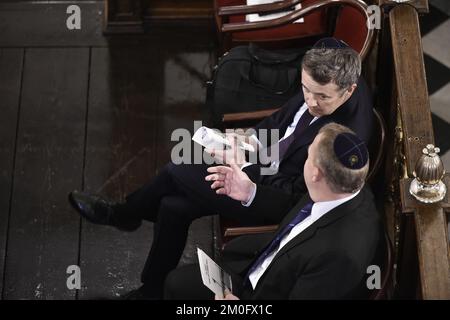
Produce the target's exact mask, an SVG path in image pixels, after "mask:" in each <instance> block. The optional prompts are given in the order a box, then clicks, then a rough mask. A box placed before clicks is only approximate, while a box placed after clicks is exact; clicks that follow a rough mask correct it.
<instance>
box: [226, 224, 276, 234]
mask: <svg viewBox="0 0 450 320" xmlns="http://www.w3.org/2000/svg"><path fill="white" fill-rule="evenodd" d="M277 229H278V225H277V224H273V225H268V226H258V227H237V228H227V229H226V230H225V233H224V236H225V237H235V236H241V235H244V234H258V233H268V232H274V231H276V230H277Z"/></svg>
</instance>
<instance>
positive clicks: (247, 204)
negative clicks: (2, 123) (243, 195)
mask: <svg viewBox="0 0 450 320" xmlns="http://www.w3.org/2000/svg"><path fill="white" fill-rule="evenodd" d="M255 196H256V183H254V184H253V188H252V194H251V195H250V199H248V201H247V202H244V201H241V204H242V205H243V206H244V207H250V205H251V204H252V202H253V200H254V199H255Z"/></svg>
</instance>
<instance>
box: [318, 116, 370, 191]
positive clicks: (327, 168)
mask: <svg viewBox="0 0 450 320" xmlns="http://www.w3.org/2000/svg"><path fill="white" fill-rule="evenodd" d="M347 132H348V133H353V134H355V133H354V132H353V131H352V130H350V129H349V128H347V127H345V126H343V125H340V124H337V123H329V124H326V125H325V126H323V127H322V128H321V129H320V130H319V133H318V134H317V135H318V136H319V135H320V141H319V143H317V149H316V151H317V152H316V157H315V160H314V162H315V165H316V166H317V167H318V168H319V169H320V170H321V171H322V173H323V174H324V176H325V179H326V181H327V184H328V186H329V187H330V189H331V191H333V192H335V193H354V192H356V191H358V190H359V189H361V188H362V186H363V185H364V182H365V180H366V177H367V173H368V172H369V161H367V163H366V165H365V166H364V167H362V168H361V169H349V168H347V167H345V166H344V165H343V164H342V163H341V162H340V161H339V159H338V158H337V156H336V154H335V152H334V140H335V139H336V137H337V136H338V135H339V134H341V133H347Z"/></svg>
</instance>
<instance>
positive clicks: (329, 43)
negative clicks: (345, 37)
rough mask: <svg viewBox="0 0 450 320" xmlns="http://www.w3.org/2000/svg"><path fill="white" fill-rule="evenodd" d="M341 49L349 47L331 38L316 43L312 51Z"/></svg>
mask: <svg viewBox="0 0 450 320" xmlns="http://www.w3.org/2000/svg"><path fill="white" fill-rule="evenodd" d="M343 48H349V45H348V44H346V43H345V42H344V41H342V40H339V39H336V38H332V37H329V38H322V39H320V40H319V41H317V42H316V43H315V44H314V46H313V49H343Z"/></svg>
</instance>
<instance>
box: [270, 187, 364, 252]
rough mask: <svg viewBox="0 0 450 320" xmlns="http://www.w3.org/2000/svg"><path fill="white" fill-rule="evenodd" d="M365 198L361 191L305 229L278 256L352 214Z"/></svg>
mask: <svg viewBox="0 0 450 320" xmlns="http://www.w3.org/2000/svg"><path fill="white" fill-rule="evenodd" d="M364 197H365V190H364V189H363V190H361V192H360V193H359V194H358V195H357V196H356V197H355V198H353V199H352V200H350V201H348V202H345V203H343V204H341V205H339V206H337V207H336V208H334V209H333V210H331V211H330V212H328V213H326V214H325V215H323V216H322V217H321V218H320V219H319V220H317V221H316V222H314V223H313V224H312V225H311V226H309V227H308V228H307V229H305V230H304V231H303V232H301V233H300V234H299V235H297V236H296V237H295V238H294V239H292V240H291V241H289V242H288V243H287V244H286V245H285V246H284V247H283V248H282V249H281V250H280V252H278V254H277V256H276V257H275V259H276V258H277V257H278V256H281V255H283V254H284V253H286V252H287V251H289V250H290V249H292V248H294V247H295V246H298V245H299V244H301V243H302V242H304V241H306V240H307V239H309V238H311V237H312V236H313V235H314V233H315V232H316V230H317V229H319V228H323V227H325V226H327V225H330V224H332V223H334V222H336V221H337V220H339V219H341V218H342V217H344V216H345V215H346V214H348V213H351V212H353V211H355V209H356V208H357V207H358V206H360V205H361V203H362V202H363V200H364Z"/></svg>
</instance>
